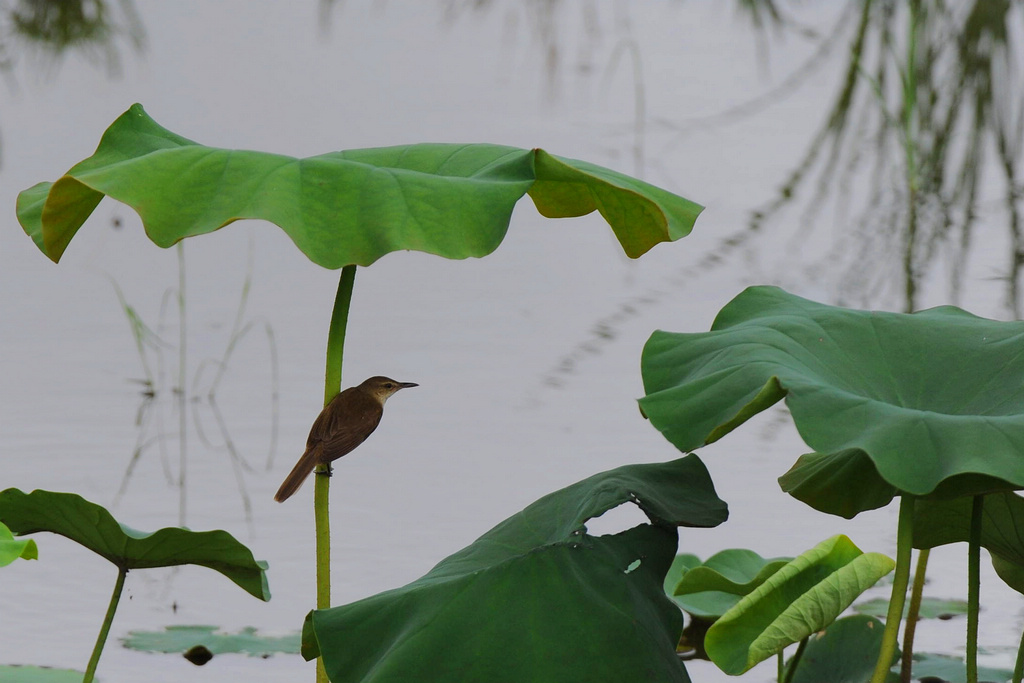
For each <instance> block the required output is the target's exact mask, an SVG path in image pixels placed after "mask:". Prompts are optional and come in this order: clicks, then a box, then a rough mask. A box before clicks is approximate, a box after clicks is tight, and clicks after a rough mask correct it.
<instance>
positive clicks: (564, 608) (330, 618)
mask: <svg viewBox="0 0 1024 683" xmlns="http://www.w3.org/2000/svg"><path fill="white" fill-rule="evenodd" d="M626 502H633V503H635V504H637V505H638V506H640V507H641V509H643V510H644V512H645V513H646V514H647V516H648V518H649V519H650V520H651V523H650V524H641V525H639V526H637V527H634V528H633V529H629V530H627V531H624V532H622V533H619V534H614V535H607V536H591V535H590V534H588V533H587V530H586V526H585V523H586V521H587V520H588V519H591V518H593V517H596V516H598V515H601V514H602V513H604V512H606V511H607V510H610V509H611V508H613V507H616V506H618V505H620V504H622V503H626ZM726 516H727V510H726V506H725V503H723V502H722V501H721V500H720V499H719V498H718V496H717V495H715V492H714V487H713V485H712V483H711V478H710V476H709V475H708V473H707V469H706V468H705V467H704V464H703V463H701V461H700V460H699V459H698V458H697V457H696V456H695V455H692V454H691V455H688V456H686V457H684V458H681V459H679V460H675V461H672V462H669V463H659V464H652V465H627V466H625V467H620V468H618V469H615V470H611V471H609V472H603V473H601V474H597V475H594V476H592V477H590V478H588V479H585V480H583V481H581V482H578V483H576V484H573V485H571V486H569V487H567V488H565V489H562V490H560V491H556V492H555V493H552V494H549V495H547V496H544V497H543V498H541V499H540V500H538V501H536V502H535V503H533V504H531V505H530V506H528V507H527V508H526V509H524V510H523V511H522V512H520V513H518V514H516V515H514V516H512V517H510V518H508V519H507V520H505V521H504V522H502V523H501V524H499V525H498V526H496V527H494V528H493V529H491V530H490V531H488V532H487V533H486V534H484V535H483V536H481V537H480V538H479V539H478V540H477V541H475V542H474V543H473V544H472V545H470V546H468V547H467V548H465V549H463V550H461V551H459V552H457V553H455V554H454V555H452V556H450V557H449V558H447V559H445V560H443V561H442V562H441V563H440V564H438V565H437V566H436V567H434V569H432V570H431V571H430V572H429V573H427V574H426V575H425V576H423V577H422V578H420V579H419V580H417V581H414V582H413V583H411V584H409V585H407V586H405V587H403V588H398V589H395V590H391V591H388V592H385V593H381V594H379V595H376V596H373V597H370V598H366V599H364V600H360V601H359V602H356V603H353V604H350V605H344V606H341V607H335V608H332V609H329V610H317V611H314V612H312V613H311V614H310V616H309V617H307V619H306V625H305V628H304V629H303V655H304V656H305V657H306V658H307V659H308V658H312V657H314V656H316V655H317V654H322V656H323V662H324V666H325V667H326V669H327V673H328V675H329V676H330V678H331V680H332V681H335V683H346V682H349V681H362V682H363V683H373V682H375V681H376V682H379V681H396V680H408V681H412V680H415V681H420V682H423V683H430V682H432V681H451V680H464V681H493V682H497V683H500V682H502V681H566V680H581V681H582V680H588V681H596V680H651V681H665V682H669V681H679V682H682V681H688V680H689V679H688V677H687V675H686V670H685V669H684V668H683V666H682V664H681V663H680V662H679V659H678V657H677V656H676V644H677V643H678V641H679V635H680V631H681V629H682V615H681V614H680V612H679V610H678V609H677V608H676V607H675V606H674V605H673V604H672V602H671V601H670V600H669V599H668V597H667V596H666V595H665V591H664V580H665V575H666V573H667V572H668V569H669V566H670V565H671V563H672V561H673V557H674V556H675V551H676V540H677V539H676V536H677V533H676V529H675V527H676V526H680V525H685V526H703V527H709V526H715V525H717V524H719V523H721V522H722V521H724V520H725V518H726Z"/></svg>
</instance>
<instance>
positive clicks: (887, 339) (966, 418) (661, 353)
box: [640, 287, 1024, 683]
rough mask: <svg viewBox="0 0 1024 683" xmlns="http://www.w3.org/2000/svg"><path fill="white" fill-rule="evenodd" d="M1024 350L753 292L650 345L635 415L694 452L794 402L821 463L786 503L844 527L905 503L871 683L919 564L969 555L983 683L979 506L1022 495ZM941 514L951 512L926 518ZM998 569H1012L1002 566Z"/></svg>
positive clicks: (789, 479)
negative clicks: (700, 328)
mask: <svg viewBox="0 0 1024 683" xmlns="http://www.w3.org/2000/svg"><path fill="white" fill-rule="evenodd" d="M1022 335H1024V323H1019V322H998V321H993V320H986V319H984V318H979V317H976V316H973V315H971V314H969V313H967V312H966V311H963V310H961V309H959V308H955V307H952V306H944V307H939V308H934V309H929V310H926V311H921V312H918V313H914V314H896V313H881V312H870V311H858V310H851V309H844V308H839V307H833V306H827V305H824V304H819V303H815V302H812V301H809V300H807V299H803V298H800V297H797V296H794V295H792V294H788V293H787V292H784V291H783V290H781V289H778V288H775V287H751V288H749V289H747V290H745V291H744V292H743V293H741V294H740V295H738V296H737V297H736V298H734V299H733V300H732V301H731V302H730V303H729V304H728V305H726V307H725V308H723V309H722V311H720V312H719V314H718V316H717V317H716V319H715V322H714V324H713V325H712V328H711V331H710V332H706V333H690V334H677V333H668V332H655V333H654V334H653V335H652V336H651V338H650V339H649V341H648V342H647V344H646V346H645V348H644V353H643V359H642V373H643V378H644V388H645V391H646V396H645V397H644V398H642V399H641V400H640V405H641V408H642V410H643V411H644V413H645V414H646V415H647V417H648V418H649V419H650V420H651V423H652V425H654V426H655V427H656V428H658V429H659V430H660V431H661V432H662V434H664V436H665V437H666V438H667V439H668V440H669V441H671V442H672V443H673V444H674V445H675V446H676V447H678V448H680V449H681V450H692V449H695V448H699V447H700V446H702V445H704V444H707V443H711V442H713V441H717V440H718V439H720V438H722V437H723V436H725V435H726V434H728V433H729V432H731V431H732V430H733V429H735V428H737V427H738V426H740V425H741V424H742V423H743V422H745V421H746V420H747V419H749V418H750V417H751V416H753V415H754V414H756V413H758V412H760V411H762V410H765V409H766V408H768V407H769V406H771V405H773V404H774V403H776V402H778V401H780V400H783V399H785V401H786V405H787V407H788V408H789V410H790V412H791V414H792V416H793V421H794V423H795V424H796V427H797V430H798V431H799V433H800V435H801V437H802V438H803V440H804V441H805V442H806V443H807V445H808V446H810V447H811V448H812V449H813V452H812V453H809V454H806V455H802V456H800V458H799V459H798V460H797V461H796V463H795V464H794V465H793V466H792V467H791V468H790V470H789V471H788V472H786V473H785V474H784V475H783V476H781V477H780V478H779V483H780V485H781V486H782V488H783V490H784V491H786V492H788V493H789V494H790V495H792V496H794V497H795V498H797V499H799V500H801V501H803V502H805V503H807V504H808V505H810V506H811V507H813V508H815V509H817V510H820V511H823V512H827V513H830V514H835V515H839V516H843V517H846V518H851V517H853V516H855V515H857V514H859V513H861V512H863V511H866V510H871V509H876V508H879V507H883V506H885V505H888V504H889V502H891V501H892V500H893V498H896V497H899V498H900V512H899V523H898V530H897V543H898V545H897V552H896V572H895V578H894V581H893V588H892V597H891V599H890V603H889V610H888V617H887V619H886V624H885V637H884V639H883V641H882V650H881V653H880V655H879V659H878V662H877V666H876V670H875V675H874V678H873V679H872V680H873V683H881V681H884V680H885V676H886V674H887V672H888V669H889V661H890V658H891V657H892V654H893V653H894V652H895V650H896V641H897V629H898V627H899V623H900V619H901V616H902V613H903V607H904V602H905V598H906V591H907V586H908V582H909V573H910V557H911V548H912V547H913V546H914V545H919V546H927V547H930V546H931V545H938V544H941V543H948V542H953V541H959V540H967V541H968V545H969V558H970V561H969V565H968V566H969V574H970V578H969V582H970V585H969V591H968V596H969V597H968V602H969V614H968V644H967V673H968V680H970V681H976V680H977V660H976V654H977V614H978V584H979V575H978V549H979V548H980V547H981V544H982V539H983V537H984V529H985V526H984V524H983V521H984V519H985V514H986V513H985V509H986V507H985V506H986V502H988V501H991V500H993V498H992V497H993V496H996V495H1004V496H1005V495H1009V494H1008V492H1009V491H1012V490H1014V489H1019V488H1021V487H1024V468H1022V467H1021V466H1020V464H1019V462H1020V453H1021V452H1022V450H1024V381H1022V379H1024V377H1022V375H1024V360H1022V358H1021V356H1020V355H1019V353H1018V348H1019V340H1020V338H1021V336H1022ZM938 501H947V503H946V504H945V505H943V506H941V507H939V508H934V507H932V505H933V504H936V505H937V502H938ZM954 503H955V505H954ZM937 510H941V511H942V513H943V514H944V515H946V517H945V518H944V519H945V521H943V522H942V523H941V524H938V523H935V522H934V521H928V520H930V519H933V517H934V515H936V514H937ZM950 519H956V520H958V524H956V525H953V524H952V523H951V522H950V521H949V520H950ZM933 525H935V526H938V527H942V528H945V527H948V528H949V530H947V531H946V532H945V535H944V536H943V537H942V538H940V539H939V540H936V539H934V538H933V539H931V540H928V541H925V540H923V538H922V537H921V536H920V534H921V533H922V532H920V531H918V530H919V529H923V528H931V527H932V526H933ZM952 529H959V530H960V531H959V533H958V535H957V534H953V533H952ZM964 529H966V530H967V531H966V532H964V531H963V530H964ZM915 539H916V540H915ZM999 558H1000V560H1004V561H1006V562H1007V563H1008V564H1011V565H1014V566H1017V565H1016V562H1017V561H1018V560H1019V557H1018V556H1017V555H1015V554H1013V553H1010V552H1009V551H1007V552H1005V553H999ZM908 660H909V657H908V658H907V659H905V660H904V664H903V667H902V669H903V670H902V675H903V677H904V680H908V679H909V676H910V667H909V662H908Z"/></svg>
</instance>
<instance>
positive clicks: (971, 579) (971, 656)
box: [967, 495, 985, 683]
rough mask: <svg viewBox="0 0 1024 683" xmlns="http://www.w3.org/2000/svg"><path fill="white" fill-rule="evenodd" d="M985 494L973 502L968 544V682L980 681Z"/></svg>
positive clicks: (976, 497) (975, 497)
mask: <svg viewBox="0 0 1024 683" xmlns="http://www.w3.org/2000/svg"><path fill="white" fill-rule="evenodd" d="M984 510H985V496H980V495H979V496H974V500H973V501H972V503H971V535H970V541H969V542H968V545H967V683H978V609H979V604H980V598H981V522H982V514H983V513H984Z"/></svg>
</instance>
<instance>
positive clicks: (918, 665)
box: [911, 652, 1013, 683]
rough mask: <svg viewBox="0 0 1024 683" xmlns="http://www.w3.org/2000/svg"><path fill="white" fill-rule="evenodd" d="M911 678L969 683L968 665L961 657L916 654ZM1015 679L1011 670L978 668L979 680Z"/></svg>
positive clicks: (997, 681)
mask: <svg viewBox="0 0 1024 683" xmlns="http://www.w3.org/2000/svg"><path fill="white" fill-rule="evenodd" d="M911 677H912V678H914V679H915V680H919V681H924V680H927V681H929V682H932V681H943V682H944V683H967V664H965V663H964V660H963V659H962V658H960V657H951V656H949V655H937V654H932V653H928V652H915V653H914V665H913V670H912V673H911ZM1011 678H1013V671H1012V670H1010V669H995V668H992V667H989V666H979V667H978V680H979V681H989V682H990V683H1003V681H1008V680H1010V679H1011Z"/></svg>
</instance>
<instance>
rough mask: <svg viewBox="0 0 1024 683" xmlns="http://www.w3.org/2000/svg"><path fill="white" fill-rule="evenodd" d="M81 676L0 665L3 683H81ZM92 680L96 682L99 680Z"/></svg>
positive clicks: (78, 673) (64, 671) (50, 669)
mask: <svg viewBox="0 0 1024 683" xmlns="http://www.w3.org/2000/svg"><path fill="white" fill-rule="evenodd" d="M83 675H84V673H83V672H81V671H75V670H74V669H54V668H52V667H49V666H29V665H25V666H21V665H17V664H0V681H3V682H4V683H82V676H83ZM93 680H94V681H97V682H98V681H99V680H100V679H99V678H94V679H93Z"/></svg>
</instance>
